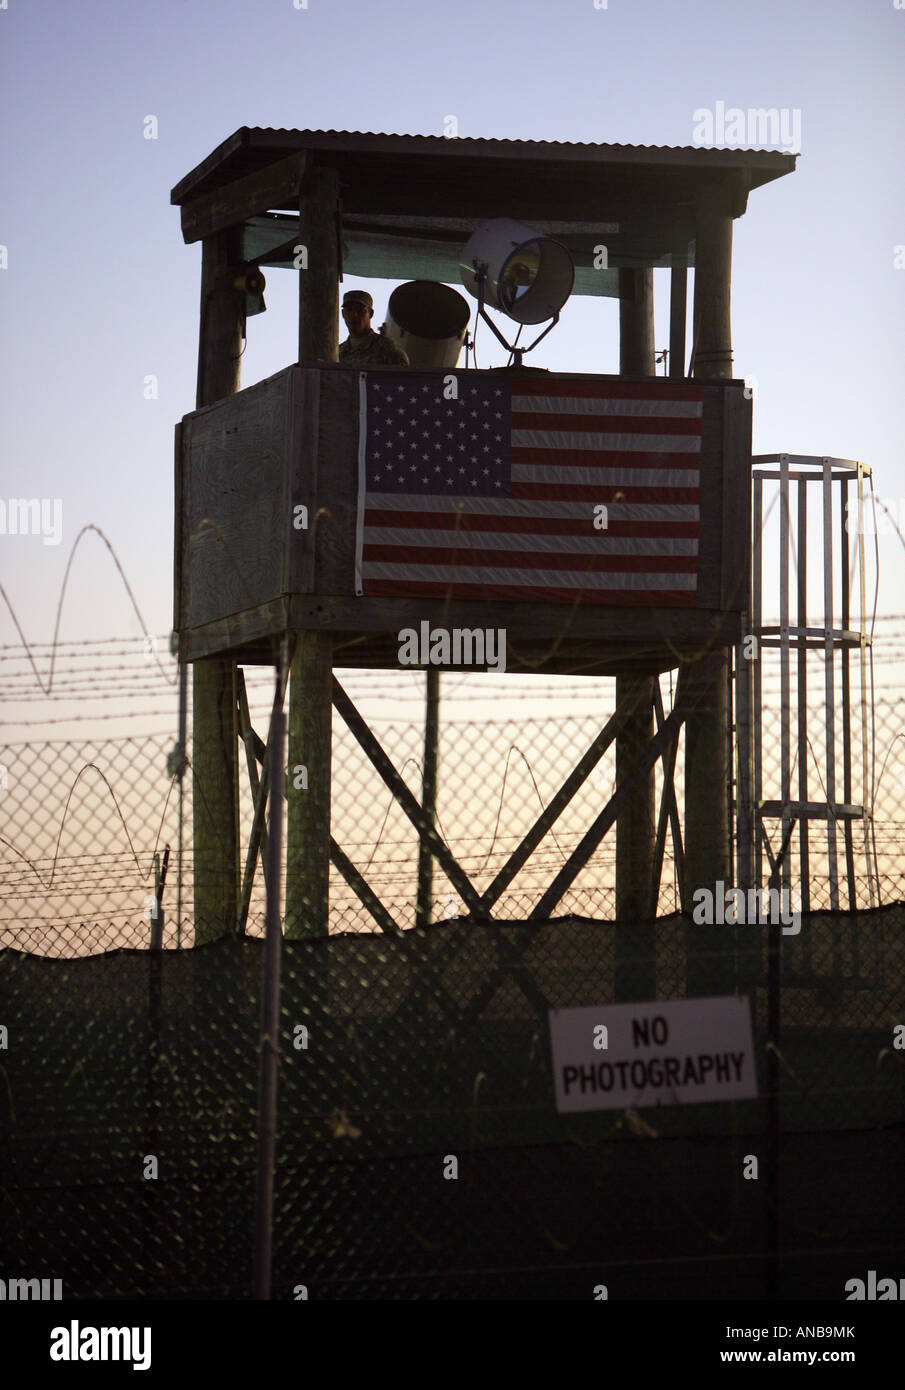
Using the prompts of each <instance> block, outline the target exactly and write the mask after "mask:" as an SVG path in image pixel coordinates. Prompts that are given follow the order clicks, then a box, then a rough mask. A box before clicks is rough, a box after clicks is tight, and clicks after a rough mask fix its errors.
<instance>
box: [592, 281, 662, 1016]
mask: <svg viewBox="0 0 905 1390" xmlns="http://www.w3.org/2000/svg"><path fill="white" fill-rule="evenodd" d="M619 372H620V374H621V375H622V376H654V375H655V374H656V364H655V361H654V272H653V270H652V269H650V268H649V267H648V268H647V269H644V270H626V269H621V270H620V271H619ZM604 543H605V538H604ZM623 705H624V706H625V707H626V710H627V711H628V713H629V718H628V721H627V723H626V724H625V726H624V731H623V732H622V733H620V734H618V735H617V738H616V784H617V786H618V785H619V783H620V782H622V781H623V780H624V779H625V778H626V777H630V776H631V775H632V773H633V770H634V769H635V765H636V763H637V761H638V756H639V753H640V752H641V751H642V750H643V749H644V748H646V746H647V745H648V743H649V742H650V740H651V738H652V737H653V731H654V730H653V719H654V682H653V678H652V677H651V676H632V675H626V676H617V677H616V707H617V709H618V708H619V707H620V706H623ZM654 801H655V782H654V770H653V768H651V769H650V770H649V771H647V772H645V773H643V774H642V775H639V776H637V779H636V785H635V788H634V790H633V791H632V794H631V796H630V797H629V799H628V800H627V801H626V803H625V806H624V807H623V809H622V810H621V811H620V813H619V816H618V819H617V821H616V914H615V915H616V921H617V922H624V923H630V924H631V925H630V926H629V928H628V930H625V931H623V930H620V929H619V928H618V927H617V929H616V937H615V950H616V991H615V999H616V1000H617V1001H619V1002H622V1001H630V1000H633V999H652V998H653V997H654V994H653V992H652V991H653V984H654V970H653V960H652V957H653V950H654V930H653V928H652V927H641V926H640V925H639V924H640V923H642V922H649V921H650V919H651V918H652V917H653V916H654V914H655V912H656V903H651V901H650V899H651V890H650V885H651V877H652V873H653V863H654V838H655V812H654ZM640 957H647V958H648V960H647V961H641V960H640V959H639V958H640ZM629 962H631V964H630V963H629Z"/></svg>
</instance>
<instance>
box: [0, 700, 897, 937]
mask: <svg viewBox="0 0 905 1390" xmlns="http://www.w3.org/2000/svg"><path fill="white" fill-rule="evenodd" d="M600 684H601V685H603V684H604V683H603V682H601V683H600ZM606 695H607V697H608V699H609V702H610V703H609V704H605V705H602V708H601V713H600V715H599V716H598V715H593V716H591V715H587V714H578V715H575V716H573V717H566V716H563V715H562V714H556V715H555V716H553V717H547V718H544V717H541V718H538V717H525V718H508V719H497V720H494V719H483V720H481V721H480V722H477V721H472V720H456V719H453V720H450V721H444V720H443V718H442V709H443V705H442V702H441V725H440V748H439V768H440V774H439V790H438V798H437V815H438V828H439V831H440V833H441V835H442V836H443V838H444V839H445V840H446V842H447V844H448V845H449V846H450V848H451V849H452V851H453V854H454V855H455V856H456V858H457V859H458V860H459V862H460V864H461V865H462V867H463V868H464V869H465V871H466V873H467V874H468V875H469V877H470V878H471V880H472V882H473V883H474V884H475V885H476V887H477V888H478V890H479V891H480V890H482V889H483V888H484V887H486V885H487V884H488V883H489V882H490V881H491V880H492V879H493V877H494V875H495V874H496V872H497V871H498V870H499V869H500V867H501V866H502V865H503V863H504V862H505V861H506V859H507V857H508V855H509V854H510V853H511V852H512V850H513V849H514V848H515V847H516V845H517V844H518V843H519V841H520V840H521V839H522V837H523V836H524V834H525V833H526V832H527V830H528V829H529V827H530V826H531V825H532V823H533V822H534V820H535V819H536V818H537V816H538V815H540V813H541V812H542V810H543V809H544V807H545V806H546V805H547V804H548V803H549V801H550V800H551V798H552V796H553V795H554V793H555V792H556V791H557V790H558V788H559V786H560V784H561V782H562V781H563V780H564V778H565V776H566V774H567V773H568V772H569V771H570V770H571V768H572V767H573V766H574V764H575V763H576V762H577V761H578V758H579V757H580V756H581V754H582V753H583V752H584V751H585V749H586V748H587V747H588V745H589V744H590V743H591V741H592V739H593V738H594V737H595V735H596V734H597V733H598V732H599V730H600V728H601V726H602V724H603V723H604V722H605V720H606V718H607V717H608V715H609V714H610V713H611V712H612V694H611V692H609V691H608V692H606ZM668 708H669V706H668V705H667V711H668ZM815 708H816V707H815ZM264 719H266V715H260V714H259V719H258V727H259V731H260V732H261V733H262V735H266V723H264V722H263V720H264ZM764 723H765V732H764V744H765V749H766V753H767V756H766V757H765V760H764V762H765V772H766V773H769V771H770V768H771V764H772V763H773V762H775V761H776V749H777V747H778V714H777V712H776V710H775V709H772V710H771V709H769V708H768V709H766V710H765V716H764ZM815 723H816V716H815ZM374 726H375V729H376V732H377V734H378V737H379V738H380V741H381V743H382V744H383V747H384V748H385V750H386V752H387V754H388V755H389V757H390V758H391V759H392V761H393V763H394V764H395V766H396V767H397V769H399V771H400V773H401V775H402V777H403V780H404V781H405V782H406V784H407V785H408V786H409V788H410V789H411V790H412V792H413V793H414V794H415V796H416V797H418V798H419V799H420V795H421V769H422V751H423V724H422V722H421V721H420V720H417V719H411V720H407V721H404V722H403V721H401V720H399V721H397V720H395V719H393V720H386V719H382V720H378V721H377V722H376V723H375V725H374ZM172 748H173V739H172V737H170V736H167V735H163V734H159V735H153V736H147V737H144V738H136V737H125V738H116V739H104V740H98V741H93V740H92V741H84V742H68V741H66V742H63V741H45V742H29V743H19V744H8V745H6V746H5V747H4V748H3V750H2V755H0V756H2V767H3V775H4V780H5V786H4V787H3V791H2V810H3V820H2V824H3V830H2V840H0V947H3V946H13V947H15V948H16V949H18V950H26V951H31V952H36V953H38V954H42V955H50V956H78V955H87V954H93V953H96V952H99V951H105V950H112V949H115V948H117V947H122V946H127V947H143V946H147V945H148V943H149V940H150V921H149V914H150V910H151V908H150V904H151V901H152V899H153V896H154V892H155V879H154V856H155V853H157V854H159V853H160V852H161V851H162V850H163V847H164V846H165V845H169V846H170V849H171V855H170V863H169V871H168V876H167V881H166V889H165V894H164V899H163V907H164V918H165V927H164V945H165V946H166V947H168V948H171V947H175V946H177V944H178V945H180V946H191V945H192V942H193V931H192V785H191V784H192V778H191V773H190V772H189V773H188V774H187V775H186V776H185V779H184V783H183V794H184V804H183V811H182V821H183V826H182V828H183V843H184V851H183V856H182V861H181V865H180V862H179V856H178V844H179V806H180V801H179V787H178V781H177V779H176V778H175V777H168V775H167V770H166V767H167V757H168V755H169V754H170V752H171V750H172ZM903 759H905V730H903V723H902V712H901V704H900V702H898V701H896V700H889V701H885V702H878V704H877V707H876V753H875V760H874V761H875V778H876V787H877V799H876V804H875V810H874V821H873V842H874V843H875V849H876V855H875V857H874V853H873V849H874V843H872V844H871V846H870V849H871V853H870V857H868V855H866V853H865V849H864V836H863V833H862V827H861V826H860V825H859V824H856V826H855V833H854V835H853V841H854V860H853V862H854V883H855V887H856V895H857V896H856V905H857V906H859V907H861V906H869V905H870V903H871V896H870V883H869V877H870V876H872V874H873V870H874V865H875V867H876V871H877V873H878V879H879V881H878V884H877V888H878V894H877V896H878V901H879V903H881V904H882V903H889V902H895V901H899V900H902V899H905V761H903ZM816 769H817V772H818V773H819V762H818V764H817V765H816ZM661 784H662V783H661V776H660V765H659V764H658V769H657V798H658V800H659V796H660V790H661ZM675 787H676V797H677V802H678V808H679V815H680V817H681V816H682V808H683V795H684V785H683V759H682V749H681V743H680V749H679V756H678V760H677V764H676V772H675ZM614 789H615V754H614V751H613V749H612V748H611V749H610V750H609V751H608V753H606V754H605V755H604V756H603V758H602V759H601V760H600V762H599V763H598V765H597V768H596V770H595V771H594V773H592V775H591V777H589V778H588V780H587V782H586V783H585V784H584V786H583V787H582V788H581V790H580V791H579V792H578V794H577V795H576V796H575V798H574V799H573V801H572V802H571V803H570V804H569V806H568V807H567V808H566V809H565V811H564V812H563V814H562V816H561V817H560V818H559V819H558V820H557V821H556V822H555V823H554V825H553V826H552V828H551V830H550V831H549V832H548V833H547V835H546V836H545V837H544V839H543V841H542V842H541V844H540V845H539V846H538V847H537V849H536V850H535V852H534V854H533V855H532V856H531V857H530V858H529V860H528V861H527V863H526V864H525V866H524V867H523V869H522V870H521V871H520V872H519V874H518V875H517V877H516V878H515V879H514V880H513V882H512V883H511V884H510V886H509V887H508V889H507V890H506V892H505V893H504V894H503V896H502V897H501V899H500V901H499V904H498V906H497V908H496V910H495V916H498V917H499V918H500V919H502V920H516V919H521V918H524V917H526V916H527V915H528V914H529V913H530V911H531V910H532V908H533V907H534V906H535V904H536V903H537V901H538V899H539V898H540V896H541V893H542V891H543V888H544V887H545V886H546V885H547V884H548V883H549V882H550V880H551V879H552V878H553V876H554V875H555V873H556V871H557V870H558V869H559V868H560V867H561V865H562V864H563V863H564V862H565V860H566V858H567V857H568V855H569V853H570V851H571V850H572V849H573V848H574V846H575V845H576V844H577V843H578V841H579V839H580V838H581V836H582V834H583V833H584V831H585V830H586V829H587V827H588V825H589V824H590V823H591V822H592V820H593V819H594V817H595V816H596V815H597V814H598V813H599V811H600V809H601V808H602V807H603V805H604V804H605V803H606V801H607V800H608V799H609V797H610V796H611V794H612V792H613V790H614ZM251 812H252V803H251V793H250V790H249V787H248V781H247V777H246V776H244V765H242V764H240V827H241V836H242V856H243V863H244V856H245V853H246V850H247V836H248V831H249V827H250V825H251V818H252V816H251ZM332 821H333V835H334V837H335V839H336V840H337V841H338V843H339V844H340V846H341V847H342V848H343V849H344V851H345V853H346V854H347V855H348V856H349V858H350V859H351V860H352V862H353V864H354V865H355V867H356V868H357V869H358V870H359V871H360V872H361V873H362V874H363V875H364V877H365V878H366V879H367V880H368V882H369V883H371V884H372V886H373V888H374V890H375V891H376V893H377V896H378V897H379V898H380V899H381V901H383V902H384V904H385V905H386V907H387V908H388V909H389V910H390V912H391V913H392V915H393V916H394V917H395V919H396V921H397V922H398V923H399V924H400V925H401V926H403V927H410V926H412V925H413V924H414V914H415V901H416V884H417V868H418V841H417V835H416V832H415V831H414V829H413V827H412V825H411V822H410V821H409V820H408V818H407V817H406V816H405V814H404V812H403V811H402V810H401V808H400V807H399V806H398V804H397V803H396V802H395V801H394V799H393V796H392V794H391V793H390V791H389V790H388V789H387V788H386V786H385V785H384V783H383V782H382V781H381V779H380V777H379V776H378V774H377V773H376V772H375V771H374V769H373V767H372V766H371V764H370V762H369V761H368V759H367V758H366V757H365V755H364V753H363V752H362V750H361V749H360V748H359V746H358V744H357V743H356V742H355V740H354V738H353V737H352V735H351V734H350V733H349V732H348V730H346V728H345V726H344V725H343V724H342V723H341V721H340V720H339V719H337V720H335V721H334V747H333V808H332ZM810 837H811V846H812V848H811V860H810V864H809V874H808V878H809V885H810V905H811V907H812V908H814V909H817V908H824V907H829V906H830V890H829V874H828V864H827V859H826V829H825V823H824V824H821V823H819V822H812V824H811V829H810ZM778 838H779V837H778V835H774V845H773V848H774V852H775V850H776V849H778ZM839 840H840V844H839V851H838V874H839V877H840V879H845V878H846V864H845V858H844V853H843V846H842V835H841V832H840V837H839ZM790 865H791V869H790V872H791V878H792V882H793V884H794V883H796V882H797V881H798V880H797V874H798V872H799V859H798V839H797V833H796V836H795V837H793V842H792V844H791V846H790ZM869 867H870V870H871V874H870V875H869V872H868V870H869ZM180 869H181V872H180ZM180 883H181V888H182V891H181V895H180V894H179V893H178V888H179V885H180ZM614 885H615V832H613V831H611V832H610V833H609V835H607V836H606V837H605V838H604V840H603V841H602V843H601V845H600V846H599V847H598V849H597V851H596V852H595V853H594V855H593V856H592V858H591V860H590V861H589V863H588V864H587V865H586V867H585V868H584V869H583V870H582V872H581V873H580V874H579V876H578V878H577V879H576V880H575V882H574V884H573V885H572V887H571V888H570V889H569V890H568V892H567V893H566V894H565V895H564V897H563V900H562V903H561V905H560V909H558V910H561V911H562V913H563V914H567V913H575V914H578V915H580V916H586V917H594V918H599V919H601V920H605V919H611V918H612V917H613V915H614V909H615V888H614ZM433 899H434V911H433V917H434V920H435V921H436V920H448V919H450V918H452V917H453V916H457V915H461V914H463V913H464V908H463V907H462V904H461V903H460V901H459V900H458V898H457V896H456V893H455V891H454V889H453V887H452V885H450V884H449V882H448V881H447V879H446V877H445V875H444V873H443V871H442V869H441V868H440V867H439V865H435V866H434V884H433ZM793 900H794V899H793ZM843 905H845V906H848V897H847V888H846V891H845V893H844V894H843ZM678 908H679V893H678V882H677V872H676V863H675V859H674V857H673V853H672V842H671V838H670V837H669V836H668V837H667V843H666V853H665V857H664V865H663V873H662V879H661V888H660V898H659V905H658V912H659V914H661V915H662V914H664V913H668V912H672V911H676V910H678ZM263 921H264V897H263V879H262V875H261V872H260V865H258V867H257V872H256V877H255V887H254V889H253V893H252V901H251V908H250V911H249V917H248V933H249V934H250V935H258V934H260V933H261V932H262V931H263ZM374 929H375V924H374V921H373V919H372V917H371V915H370V913H369V912H368V910H367V909H366V908H365V907H364V906H363V905H362V903H361V902H360V901H359V899H358V898H357V896H356V895H355V893H354V892H353V890H352V889H351V888H350V887H349V885H348V884H347V883H346V882H345V880H344V879H343V878H342V877H341V876H340V874H339V873H338V872H336V871H335V870H334V871H333V872H332V874H331V931H337V932H341V931H373V930H374Z"/></svg>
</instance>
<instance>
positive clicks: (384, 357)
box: [339, 328, 409, 367]
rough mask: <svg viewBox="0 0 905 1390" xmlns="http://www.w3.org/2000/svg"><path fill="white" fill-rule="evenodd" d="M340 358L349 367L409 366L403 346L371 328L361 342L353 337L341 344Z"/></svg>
mask: <svg viewBox="0 0 905 1390" xmlns="http://www.w3.org/2000/svg"><path fill="white" fill-rule="evenodd" d="M339 360H340V362H342V363H344V364H345V366H347V367H365V366H370V367H407V366H408V365H409V360H408V357H407V356H406V354H405V353H404V352H403V351H402V348H401V347H397V346H396V344H395V343H394V342H393V341H392V340H391V339H390V338H387V337H386V336H385V335H384V334H383V333H375V332H374V330H373V328H372V329H369V330H368V332H367V333H366V334H365V336H364V338H363V339H362V340H361V342H360V343H353V342H352V339H351V337H349V338H347V339H346V341H345V342H344V343H340V345H339Z"/></svg>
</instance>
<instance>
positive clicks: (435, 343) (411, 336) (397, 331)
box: [384, 280, 471, 367]
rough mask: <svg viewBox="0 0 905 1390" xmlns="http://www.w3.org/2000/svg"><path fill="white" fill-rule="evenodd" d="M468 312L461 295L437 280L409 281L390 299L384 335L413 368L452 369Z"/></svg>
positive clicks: (467, 304) (467, 306) (467, 318)
mask: <svg viewBox="0 0 905 1390" xmlns="http://www.w3.org/2000/svg"><path fill="white" fill-rule="evenodd" d="M470 317H471V308H470V306H469V303H468V300H467V299H464V298H463V296H462V295H461V294H458V293H457V292H456V291H455V290H453V289H450V287H449V286H448V285H441V284H439V282H438V281H436V280H409V282H408V284H405V285H399V286H397V288H396V289H395V290H394V291H393V293H392V294H391V295H390V302H389V304H388V305H387V320H386V323H385V324H384V332H385V333H386V336H387V337H388V338H392V340H393V342H394V343H398V344H399V346H400V347H401V348H402V350H403V352H405V353H407V354H408V359H409V363H410V365H411V366H413V367H454V366H455V365H456V363H457V362H458V360H459V353H460V352H461V351H462V343H463V340H464V338H465V334H466V333H467V331H468V320H469V318H470Z"/></svg>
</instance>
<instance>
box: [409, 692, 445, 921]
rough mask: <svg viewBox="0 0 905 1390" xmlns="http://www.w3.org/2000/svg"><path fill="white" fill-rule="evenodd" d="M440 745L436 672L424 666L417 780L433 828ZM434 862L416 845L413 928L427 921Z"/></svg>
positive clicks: (427, 851) (425, 848) (428, 852)
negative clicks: (421, 745)
mask: <svg viewBox="0 0 905 1390" xmlns="http://www.w3.org/2000/svg"><path fill="white" fill-rule="evenodd" d="M439 742H440V672H439V671H438V670H437V667H436V666H428V668H427V672H426V691H425V704H424V768H423V772H422V776H421V809H422V810H423V812H424V814H425V816H426V817H427V819H428V820H429V821H430V823H431V825H434V824H435V822H436V819H437V756H438V746H439ZM433 880H434V859H433V855H432V854H431V850H430V845H429V844H427V843H426V841H425V840H423V839H419V841H418V898H417V902H416V905H415V926H416V927H426V926H428V925H429V924H430V921H431V916H432V913H431V908H432V904H433V891H434V883H433Z"/></svg>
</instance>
